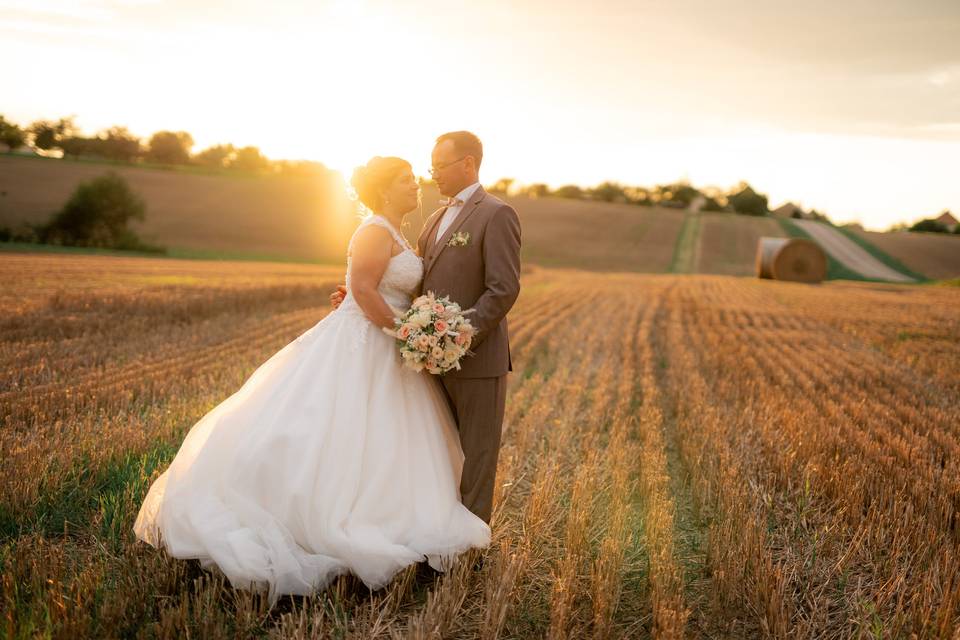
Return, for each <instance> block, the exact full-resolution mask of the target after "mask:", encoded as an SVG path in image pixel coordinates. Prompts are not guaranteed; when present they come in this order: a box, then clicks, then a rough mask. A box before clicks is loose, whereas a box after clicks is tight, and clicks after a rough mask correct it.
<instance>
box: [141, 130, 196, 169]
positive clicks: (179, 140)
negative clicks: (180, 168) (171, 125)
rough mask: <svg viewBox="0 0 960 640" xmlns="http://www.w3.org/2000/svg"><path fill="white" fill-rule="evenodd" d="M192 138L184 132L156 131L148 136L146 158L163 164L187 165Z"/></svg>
mask: <svg viewBox="0 0 960 640" xmlns="http://www.w3.org/2000/svg"><path fill="white" fill-rule="evenodd" d="M192 147H193V136H191V135H190V134H189V133H187V132H186V131H158V132H156V133H155V134H153V135H152V136H150V142H149V144H148V146H147V153H146V157H147V159H148V160H152V161H153V162H160V163H163V164H187V162H189V161H190V149H191V148H192Z"/></svg>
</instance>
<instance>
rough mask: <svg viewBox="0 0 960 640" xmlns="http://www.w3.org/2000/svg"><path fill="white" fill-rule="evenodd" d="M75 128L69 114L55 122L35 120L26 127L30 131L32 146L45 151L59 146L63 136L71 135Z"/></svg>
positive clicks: (74, 132) (73, 133)
mask: <svg viewBox="0 0 960 640" xmlns="http://www.w3.org/2000/svg"><path fill="white" fill-rule="evenodd" d="M76 129H77V127H76V125H75V124H74V122H73V116H70V117H67V118H60V120H58V121H57V122H53V121H51V120H37V121H36V122H34V123H33V124H31V125H30V126H29V127H28V129H27V131H28V132H29V133H30V139H31V140H32V141H33V146H35V147H36V148H38V149H43V150H44V151H47V150H50V149H55V148H57V147H60V145H61V143H62V142H63V140H64V139H65V138H70V137H73V136H74V135H75V134H76Z"/></svg>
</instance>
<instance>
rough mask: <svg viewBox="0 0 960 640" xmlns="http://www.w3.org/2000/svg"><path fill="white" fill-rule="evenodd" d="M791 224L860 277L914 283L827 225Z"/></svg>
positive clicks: (807, 222)
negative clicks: (808, 235) (804, 232)
mask: <svg viewBox="0 0 960 640" xmlns="http://www.w3.org/2000/svg"><path fill="white" fill-rule="evenodd" d="M791 222H793V223H794V224H796V225H797V226H798V227H800V228H801V229H803V230H804V231H806V232H807V233H808V234H810V237H812V238H813V239H814V240H815V241H816V242H817V243H818V244H819V245H820V246H821V247H823V250H824V251H826V252H827V253H829V254H830V255H831V256H833V258H834V259H836V260H838V261H840V262H842V263H843V264H844V265H845V266H847V267H849V268H850V269H853V270H854V271H856V272H857V273H859V274H860V275H862V276H865V277H867V278H877V279H879V280H889V281H890V282H915V280H914V279H913V278H911V277H910V276H906V275H904V274H902V273H900V272H899V271H896V270H894V269H892V268H890V267H888V266H887V265H885V264H883V263H882V262H880V261H879V260H877V259H876V258H874V257H873V256H872V255H870V254H869V253H867V251H866V250H865V249H864V248H863V247H861V246H860V245H858V244H857V243H856V242H854V241H853V240H851V239H850V238H848V237H846V236H845V235H843V234H842V233H840V232H839V231H837V230H836V229H833V228H831V227H830V226H829V225H826V224H824V223H822V222H818V221H816V220H792V221H791Z"/></svg>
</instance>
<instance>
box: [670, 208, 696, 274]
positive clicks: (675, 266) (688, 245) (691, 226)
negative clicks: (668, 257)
mask: <svg viewBox="0 0 960 640" xmlns="http://www.w3.org/2000/svg"><path fill="white" fill-rule="evenodd" d="M699 236H700V214H698V213H688V214H687V216H686V217H685V218H684V219H683V227H681V229H680V233H679V234H677V243H676V244H675V245H674V247H673V261H672V262H671V263H670V273H692V272H693V263H694V260H695V259H696V253H697V238H698V237H699Z"/></svg>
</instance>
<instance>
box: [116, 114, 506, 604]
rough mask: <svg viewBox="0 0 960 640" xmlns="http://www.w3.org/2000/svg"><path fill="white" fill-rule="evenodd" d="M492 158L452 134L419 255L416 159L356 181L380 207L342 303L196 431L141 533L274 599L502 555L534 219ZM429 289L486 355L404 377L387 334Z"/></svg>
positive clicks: (161, 483)
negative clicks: (503, 188)
mask: <svg viewBox="0 0 960 640" xmlns="http://www.w3.org/2000/svg"><path fill="white" fill-rule="evenodd" d="M482 158H483V148H482V145H481V143H480V140H479V139H478V138H477V137H476V136H475V135H473V134H472V133H469V132H466V131H457V132H452V133H446V134H444V135H442V136H440V137H439V138H437V141H436V145H435V146H434V149H433V153H432V158H431V160H432V167H431V175H432V176H433V178H434V180H435V181H436V183H437V186H438V187H439V189H440V192H441V194H443V195H444V196H447V199H446V200H445V202H444V206H443V207H441V208H440V209H438V210H437V211H436V212H435V213H434V214H433V215H432V216H431V217H430V218H429V219H428V220H427V221H426V223H425V225H424V227H423V231H422V232H421V234H420V237H419V239H418V241H417V246H416V248H414V247H412V246H411V245H409V244H408V243H407V240H406V239H405V238H404V236H403V235H402V234H401V233H400V226H401V223H402V222H403V219H404V217H405V215H406V214H407V213H409V212H411V211H412V210H414V209H416V208H417V206H418V204H419V200H420V189H419V185H418V183H417V179H416V177H415V176H414V174H413V170H412V168H411V166H410V164H409V163H408V162H406V161H405V160H402V159H400V158H391V157H376V158H373V159H372V160H371V161H370V162H369V163H367V165H366V166H365V167H360V168H358V169H357V170H356V171H355V172H354V175H353V178H352V180H351V182H352V184H353V186H354V188H355V189H356V191H357V194H358V196H359V198H360V200H361V201H362V202H363V204H364V205H366V207H367V208H368V209H369V210H370V213H369V214H368V215H367V216H366V217H365V218H364V219H363V221H362V222H361V223H360V225H359V226H358V228H357V230H356V231H355V232H354V234H353V237H352V238H351V240H350V244H349V247H348V250H347V275H346V285H345V286H341V287H338V290H337V291H336V292H334V293H332V294H331V296H330V299H331V303H332V304H333V305H334V307H335V310H334V311H333V312H332V313H330V314H329V315H327V316H326V317H325V318H324V319H323V320H321V321H320V322H319V323H317V324H316V325H314V326H313V327H311V328H310V329H308V330H307V331H306V332H305V333H303V334H302V335H300V336H299V337H298V338H296V339H295V340H294V341H292V342H291V343H289V344H288V345H286V346H285V347H283V348H282V349H281V350H280V351H278V352H277V353H275V354H274V355H273V356H271V357H270V358H269V359H268V360H267V361H266V362H265V363H263V364H262V365H261V366H260V367H259V368H258V369H257V370H256V371H255V372H254V373H253V374H252V375H251V376H250V378H249V379H248V380H247V381H246V382H245V383H244V384H243V386H242V387H241V388H240V389H239V390H238V391H237V392H235V393H234V394H233V395H231V396H230V397H228V398H227V399H226V400H224V401H223V402H222V403H220V404H219V405H218V406H216V407H215V408H214V409H212V410H211V411H210V412H209V413H207V414H206V415H205V416H204V417H203V418H201V419H200V420H199V421H198V422H197V423H196V424H195V425H194V426H193V427H192V428H191V429H190V431H189V433H188V434H187V436H186V438H185V439H184V442H183V444H182V445H181V448H180V450H179V451H178V453H177V455H176V457H175V458H174V460H173V462H172V463H171V464H170V466H169V468H168V469H167V470H166V471H164V473H163V474H162V475H160V477H159V478H157V480H156V481H155V482H154V483H153V485H152V486H151V487H150V490H149V492H148V494H147V496H146V498H145V500H144V502H143V505H142V506H141V509H140V512H139V514H138V516H137V520H136V523H135V524H134V531H135V533H136V534H137V536H138V537H139V538H140V539H142V540H144V541H146V542H148V543H150V544H152V545H153V546H156V547H161V548H164V549H166V551H167V552H168V553H169V554H170V555H171V556H173V557H176V558H196V559H199V560H200V563H201V565H202V566H204V567H216V568H217V569H219V570H220V571H222V572H223V573H224V574H225V575H226V577H227V578H228V579H229V581H230V583H231V584H232V585H233V586H235V587H239V588H248V589H254V590H263V589H266V590H267V591H268V592H269V597H270V600H271V602H275V601H276V600H277V599H278V598H279V596H280V595H283V594H299V595H306V594H309V593H311V592H312V591H314V590H316V589H319V588H322V587H325V586H326V585H327V584H329V583H330V582H331V581H332V580H333V579H334V578H335V577H336V576H338V575H341V574H347V573H352V574H354V575H356V576H358V577H359V578H360V579H361V580H362V581H363V582H364V584H366V585H367V586H368V587H370V588H371V589H378V588H381V587H383V586H385V585H386V584H387V583H389V582H390V580H391V579H392V578H393V577H394V576H395V575H396V574H397V572H399V571H400V570H402V569H403V568H405V567H407V566H409V565H411V564H414V563H421V565H420V566H421V567H423V566H429V567H432V569H434V570H437V571H444V570H446V569H447V568H449V566H450V562H451V561H452V559H453V558H455V557H456V556H457V555H458V554H460V553H462V552H464V551H466V550H467V549H470V548H481V547H484V546H486V545H488V544H489V541H490V527H489V522H490V517H491V511H492V506H493V504H492V503H493V493H494V484H495V474H496V467H497V458H498V453H499V448H500V434H501V429H502V423H503V415H504V405H505V401H506V381H507V372H508V371H511V370H512V366H511V361H510V348H509V344H508V339H507V322H506V315H507V312H508V311H509V310H510V308H511V307H512V305H513V303H514V301H515V300H516V298H517V296H518V294H519V292H520V221H519V218H518V217H517V214H516V212H515V211H514V210H513V208H511V207H510V206H509V205H507V204H506V203H504V202H503V201H501V200H500V199H498V198H496V197H495V196H493V195H491V194H489V193H487V192H486V191H484V189H483V187H482V186H480V184H479V167H480V163H481V160H482ZM427 292H432V293H434V294H436V296H447V297H449V299H450V300H451V301H453V302H456V303H457V304H459V305H460V307H462V308H463V309H472V311H471V312H470V314H469V316H468V318H469V320H470V322H471V324H472V325H473V328H474V332H475V333H474V335H473V338H472V342H471V345H470V349H471V352H472V353H471V355H469V356H467V357H465V358H464V359H463V360H462V362H460V368H459V369H456V370H450V371H448V372H446V373H444V374H442V375H431V374H429V373H427V372H426V371H420V372H418V371H414V370H413V369H411V368H408V367H405V366H404V365H403V364H401V358H400V356H399V352H398V350H397V346H396V341H395V339H394V338H392V337H390V336H388V335H387V333H386V332H385V331H383V329H388V330H389V329H393V328H394V326H395V321H396V317H397V313H398V310H399V311H403V310H406V309H407V308H409V307H410V305H411V302H412V301H413V299H414V298H415V297H417V296H418V295H420V294H421V293H427Z"/></svg>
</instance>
